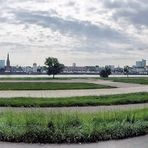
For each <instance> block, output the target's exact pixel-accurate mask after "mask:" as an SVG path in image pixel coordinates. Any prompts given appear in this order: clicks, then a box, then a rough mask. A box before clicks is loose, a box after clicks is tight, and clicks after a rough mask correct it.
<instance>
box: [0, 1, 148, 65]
mask: <svg viewBox="0 0 148 148" xmlns="http://www.w3.org/2000/svg"><path fill="white" fill-rule="evenodd" d="M12 2H13V5H12ZM146 2H147V1H146V0H123V1H120V0H102V1H99V0H92V1H89V0H84V1H79V0H75V1H74V0H62V1H60V0H54V1H51V0H43V1H41V0H22V1H19V0H0V10H1V15H0V53H1V54H0V57H1V58H2V59H5V58H6V54H7V53H8V52H9V53H10V55H11V57H13V60H12V62H11V63H12V65H17V64H18V63H19V65H32V64H33V63H34V62H36V63H38V64H39V65H43V64H44V61H45V58H46V57H48V56H52V57H56V58H58V59H59V61H60V62H62V63H64V64H65V65H71V64H72V63H77V65H80V66H84V65H101V66H104V65H108V63H110V65H115V66H118V65H119V66H124V65H133V64H134V63H135V61H137V60H139V59H148V52H147V51H148V39H147V36H148V21H147V20H146V18H147V12H148V4H147V3H146ZM67 12H68V13H67ZM26 59H27V60H26Z"/></svg>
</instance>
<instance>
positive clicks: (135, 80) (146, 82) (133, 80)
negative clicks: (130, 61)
mask: <svg viewBox="0 0 148 148" xmlns="http://www.w3.org/2000/svg"><path fill="white" fill-rule="evenodd" d="M105 80H112V81H114V82H124V83H135V84H144V85H148V77H124V78H123V77H116V78H115V77H114V78H107V79H105Z"/></svg>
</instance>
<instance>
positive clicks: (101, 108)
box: [0, 103, 148, 113]
mask: <svg viewBox="0 0 148 148" xmlns="http://www.w3.org/2000/svg"><path fill="white" fill-rule="evenodd" d="M144 108H148V103H142V104H128V105H111V106H86V107H41V108H35V107H31V108H30V107H28V108H26V107H24V108H23V107H0V112H1V111H43V112H47V111H52V112H88V113H92V112H100V111H114V110H118V111H120V110H133V109H144Z"/></svg>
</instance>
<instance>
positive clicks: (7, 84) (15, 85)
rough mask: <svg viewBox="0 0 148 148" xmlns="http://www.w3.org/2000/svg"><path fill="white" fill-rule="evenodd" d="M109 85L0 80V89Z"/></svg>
mask: <svg viewBox="0 0 148 148" xmlns="http://www.w3.org/2000/svg"><path fill="white" fill-rule="evenodd" d="M102 88H112V87H111V86H105V85H99V84H93V83H60V82H59V83H58V82H0V90H67V89H102Z"/></svg>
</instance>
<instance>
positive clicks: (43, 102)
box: [0, 92, 148, 107]
mask: <svg viewBox="0 0 148 148" xmlns="http://www.w3.org/2000/svg"><path fill="white" fill-rule="evenodd" d="M136 103H148V93H146V92H141V93H130V94H119V95H108V96H82V97H66V98H0V106H3V107H9V106H10V107H70V106H99V105H119V104H136Z"/></svg>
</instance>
